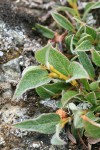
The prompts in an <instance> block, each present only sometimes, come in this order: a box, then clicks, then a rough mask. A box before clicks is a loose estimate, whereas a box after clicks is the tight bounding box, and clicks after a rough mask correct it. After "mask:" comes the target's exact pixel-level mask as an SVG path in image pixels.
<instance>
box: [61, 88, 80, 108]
mask: <svg viewBox="0 0 100 150" xmlns="http://www.w3.org/2000/svg"><path fill="white" fill-rule="evenodd" d="M77 95H79V93H78V92H76V91H72V90H68V91H67V92H65V93H64V95H63V96H62V99H61V102H62V105H63V107H64V106H65V105H66V104H67V103H68V102H69V101H70V100H71V99H72V98H75V97H76V96H77Z"/></svg>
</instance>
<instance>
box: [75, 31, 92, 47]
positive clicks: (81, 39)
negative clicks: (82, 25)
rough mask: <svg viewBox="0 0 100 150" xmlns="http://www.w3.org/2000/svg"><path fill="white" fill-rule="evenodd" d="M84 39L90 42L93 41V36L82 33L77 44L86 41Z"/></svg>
mask: <svg viewBox="0 0 100 150" xmlns="http://www.w3.org/2000/svg"><path fill="white" fill-rule="evenodd" d="M86 40H88V41H90V42H91V43H92V42H93V38H92V37H91V35H89V34H87V33H83V34H82V35H81V38H80V40H79V41H78V43H77V45H79V44H81V43H82V42H83V41H86Z"/></svg>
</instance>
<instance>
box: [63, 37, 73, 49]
mask: <svg viewBox="0 0 100 150" xmlns="http://www.w3.org/2000/svg"><path fill="white" fill-rule="evenodd" d="M71 38H72V35H68V36H66V37H65V44H66V46H67V48H70V43H71Z"/></svg>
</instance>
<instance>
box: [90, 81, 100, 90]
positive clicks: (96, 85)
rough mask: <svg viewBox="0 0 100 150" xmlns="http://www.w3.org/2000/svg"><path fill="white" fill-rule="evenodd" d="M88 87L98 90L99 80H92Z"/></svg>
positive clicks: (99, 86)
mask: <svg viewBox="0 0 100 150" xmlns="http://www.w3.org/2000/svg"><path fill="white" fill-rule="evenodd" d="M90 89H91V90H92V91H96V90H99V89H100V80H98V81H94V82H92V83H91V84H90Z"/></svg>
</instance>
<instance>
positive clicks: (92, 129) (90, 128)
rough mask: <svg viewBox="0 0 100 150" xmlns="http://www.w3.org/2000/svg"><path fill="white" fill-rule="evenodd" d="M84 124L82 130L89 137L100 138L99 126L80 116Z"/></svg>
mask: <svg viewBox="0 0 100 150" xmlns="http://www.w3.org/2000/svg"><path fill="white" fill-rule="evenodd" d="M81 117H82V119H83V123H84V128H85V130H86V133H87V134H88V136H89V137H93V138H100V124H98V123H96V122H94V121H92V120H91V119H89V118H88V117H86V116H85V115H84V116H81Z"/></svg>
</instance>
